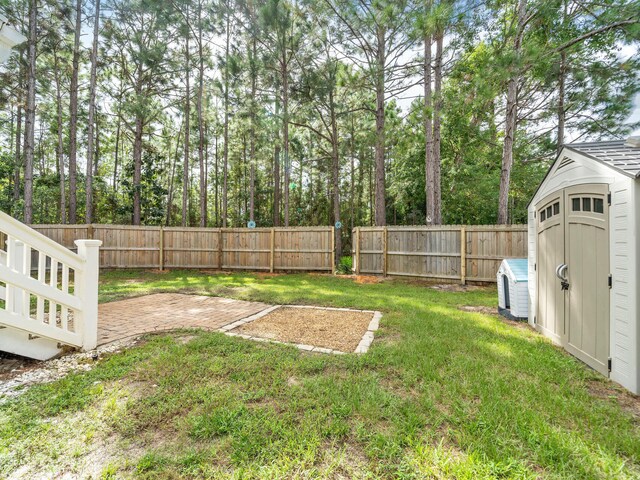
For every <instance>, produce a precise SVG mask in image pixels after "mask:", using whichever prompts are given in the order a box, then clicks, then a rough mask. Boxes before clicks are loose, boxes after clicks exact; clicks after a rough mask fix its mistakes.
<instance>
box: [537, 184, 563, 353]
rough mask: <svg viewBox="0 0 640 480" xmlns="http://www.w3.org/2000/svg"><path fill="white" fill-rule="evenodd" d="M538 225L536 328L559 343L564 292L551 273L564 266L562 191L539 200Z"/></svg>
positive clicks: (561, 329) (561, 334) (561, 331)
mask: <svg viewBox="0 0 640 480" xmlns="http://www.w3.org/2000/svg"><path fill="white" fill-rule="evenodd" d="M536 210H537V212H536V221H537V222H538V225H537V227H538V228H537V231H538V247H537V249H536V252H537V255H538V258H537V261H536V271H537V273H538V275H537V277H538V285H537V291H538V304H537V308H536V325H537V327H538V329H539V330H541V331H542V332H543V333H544V334H545V335H547V336H548V337H551V338H553V339H554V341H555V342H556V343H562V336H564V333H565V327H564V292H562V290H560V283H559V281H558V278H557V277H556V274H555V270H556V267H557V266H558V265H560V264H561V263H564V217H563V215H564V197H563V193H562V191H560V192H557V193H553V194H551V195H549V196H548V197H546V198H543V199H542V201H541V202H540V203H538V204H537V205H536Z"/></svg>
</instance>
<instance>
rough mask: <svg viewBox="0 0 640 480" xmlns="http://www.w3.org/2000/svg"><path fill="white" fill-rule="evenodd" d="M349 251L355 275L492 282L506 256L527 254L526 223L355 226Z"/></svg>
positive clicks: (524, 255)
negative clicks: (506, 224)
mask: <svg viewBox="0 0 640 480" xmlns="http://www.w3.org/2000/svg"><path fill="white" fill-rule="evenodd" d="M352 254H353V269H354V271H355V273H356V274H361V273H369V274H381V275H397V276H405V277H422V278H432V279H440V280H447V281H460V282H461V283H466V282H467V281H472V282H495V281H496V277H495V274H496V272H497V271H498V267H499V265H500V262H501V261H502V260H503V259H504V258H519V257H526V256H527V226H526V225H509V226H505V225H486V226H465V225H446V226H433V227H426V226H425V227H416V226H412V227H356V228H354V229H353V250H352Z"/></svg>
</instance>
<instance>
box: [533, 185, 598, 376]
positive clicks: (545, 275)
mask: <svg viewBox="0 0 640 480" xmlns="http://www.w3.org/2000/svg"><path fill="white" fill-rule="evenodd" d="M607 193H608V186H607V185H602V184H586V185H577V186H573V187H568V188H566V189H564V190H560V191H558V192H556V193H554V194H552V195H549V196H548V197H546V198H544V199H542V201H540V202H539V203H538V204H537V205H536V221H537V232H538V246H537V250H536V251H537V260H536V271H537V278H538V284H537V287H538V295H537V297H538V301H537V311H536V312H537V313H536V325H537V328H538V329H539V330H541V331H542V332H543V333H544V334H545V335H547V336H549V337H551V338H553V339H554V341H556V343H559V344H561V345H563V346H564V347H565V348H566V349H567V350H568V351H569V352H570V353H572V354H573V355H575V356H576V357H578V358H579V359H580V360H582V361H583V362H585V363H586V364H588V365H589V366H591V367H592V368H594V369H595V370H597V371H599V372H601V373H603V374H605V375H607V374H608V358H609V285H608V276H609V232H608V225H609V218H608V215H609V214H608V210H609V209H608V204H607ZM562 264H565V265H566V266H567V268H566V270H565V272H564V276H565V277H566V279H567V280H568V283H569V287H568V290H562V284H561V281H560V279H559V278H558V277H557V276H556V273H557V272H556V269H557V268H558V266H560V265H562Z"/></svg>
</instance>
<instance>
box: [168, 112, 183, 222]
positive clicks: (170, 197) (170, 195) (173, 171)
mask: <svg viewBox="0 0 640 480" xmlns="http://www.w3.org/2000/svg"><path fill="white" fill-rule="evenodd" d="M181 135H182V123H181V124H180V129H179V130H178V138H177V139H176V151H175V153H174V155H173V163H172V165H171V178H170V179H169V192H168V195H167V221H166V225H167V227H168V226H169V224H170V222H171V208H172V207H173V183H174V181H175V177H176V164H177V163H178V156H179V149H180V136H181Z"/></svg>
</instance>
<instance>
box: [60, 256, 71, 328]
mask: <svg viewBox="0 0 640 480" xmlns="http://www.w3.org/2000/svg"><path fill="white" fill-rule="evenodd" d="M62 291H63V292H64V293H69V267H68V266H67V265H65V264H64V263H63V264H62ZM68 316H69V309H68V308H67V307H66V306H65V305H62V308H61V310H60V322H61V325H62V329H63V330H69V322H68V320H69V319H68V318H67V317H68Z"/></svg>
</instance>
